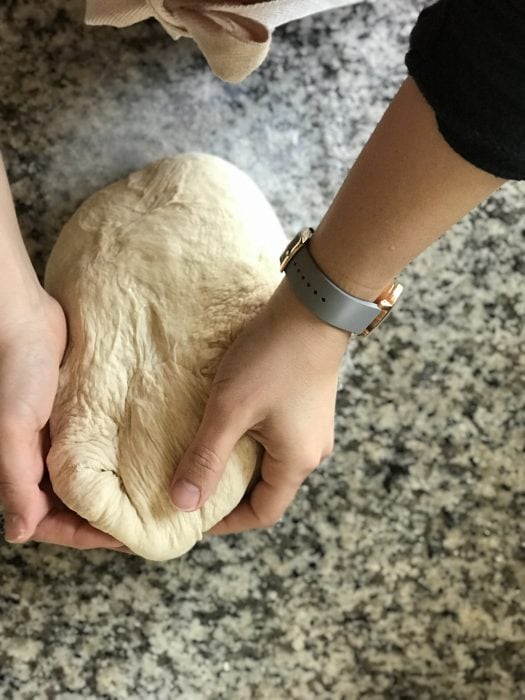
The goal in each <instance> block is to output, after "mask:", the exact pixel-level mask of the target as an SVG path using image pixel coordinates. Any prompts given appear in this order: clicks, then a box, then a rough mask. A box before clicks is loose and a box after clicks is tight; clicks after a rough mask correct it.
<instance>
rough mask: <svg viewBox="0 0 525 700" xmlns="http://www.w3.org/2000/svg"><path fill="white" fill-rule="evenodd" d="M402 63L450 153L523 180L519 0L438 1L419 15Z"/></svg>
mask: <svg viewBox="0 0 525 700" xmlns="http://www.w3.org/2000/svg"><path fill="white" fill-rule="evenodd" d="M405 63H406V66H407V68H408V72H409V75H411V76H412V77H413V78H414V80H415V82H416V84H417V85H418V87H419V89H420V90H421V92H422V94H423V95H424V96H425V98H426V100H427V101H428V102H429V104H430V105H431V106H432V108H433V109H434V111H435V113H436V119H437V123H438V127H439V130H440V132H441V133H442V134H443V136H444V138H445V140H446V141H447V142H448V143H449V145H450V146H451V147H452V148H453V149H454V150H455V151H456V152H457V153H459V154H460V155H461V156H463V158H465V159H466V160H468V161H469V162H471V163H473V164H474V165H476V166H477V167H479V168H481V169H483V170H485V171H487V172H490V173H492V174H493V175H497V176H498V177H503V178H507V179H510V180H525V0H439V2H436V3H435V4H433V5H431V6H430V7H427V8H425V9H424V10H423V11H422V12H421V14H420V15H419V18H418V20H417V23H416V25H415V27H414V28H413V30H412V33H411V35H410V48H409V51H408V53H407V55H406V58H405Z"/></svg>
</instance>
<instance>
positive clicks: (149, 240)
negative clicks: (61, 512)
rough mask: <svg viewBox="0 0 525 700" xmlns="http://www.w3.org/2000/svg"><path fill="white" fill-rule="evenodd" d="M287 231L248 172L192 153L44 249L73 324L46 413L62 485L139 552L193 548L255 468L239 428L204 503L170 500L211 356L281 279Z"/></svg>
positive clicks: (84, 211) (109, 197)
mask: <svg viewBox="0 0 525 700" xmlns="http://www.w3.org/2000/svg"><path fill="white" fill-rule="evenodd" d="M285 245H286V238H285V236H284V233H283V231H282V228H281V226H280V224H279V221H278V220H277V217H276V216H275V213H274V212H273V210H272V208H271V206H270V205H269V203H268V202H267V200H266V199H265V197H264V196H263V194H262V193H261V191H260V190H259V189H258V187H257V186H256V185H255V183H254V182H253V181H252V180H251V179H250V178H249V177H248V176H247V175H245V174H244V173H242V172H241V171H240V170H238V169H237V168H236V167H235V166H233V165H231V164H229V163H227V162H226V161H224V160H222V159H220V158H217V157H215V156H210V155H203V154H189V155H183V156H179V157H176V158H171V159H164V160H161V161H159V162H157V163H153V164H152V165H150V166H148V167H146V168H144V169H143V170H141V171H139V172H136V173H133V174H132V175H130V176H129V177H127V178H126V179H124V180H121V181H120V182H117V183H115V184H113V185H110V186H109V187H107V188H105V189H104V190H102V191H100V192H98V193H97V194H95V195H94V196H92V197H91V198H90V199H88V200H87V201H86V202H85V203H84V204H83V205H82V206H81V207H80V208H79V210H78V211H77V212H76V213H75V214H74V216H73V217H72V219H71V220H70V221H69V222H68V223H67V224H66V226H65V227H64V229H63V230H62V232H61V234H60V236H59V238H58V240H57V242H56V245H55V247H54V249H53V251H52V253H51V257H50V259H49V262H48V265H47V269H46V277H45V286H46V288H47V290H48V291H49V293H50V294H51V295H52V296H54V297H55V298H56V299H58V301H59V302H60V303H61V305H62V307H63V308H64V311H65V313H66V316H67V319H68V326H69V342H68V347H67V350H66V355H65V358H64V361H63V364H62V367H61V370H60V379H59V387H58V393H57V397H56V400H55V404H54V407H53V412H52V415H51V421H50V428H51V441H52V447H51V451H50V453H49V456H48V468H49V473H50V477H51V481H52V484H53V488H54V490H55V492H56V494H57V495H58V496H59V498H60V499H61V500H62V501H63V502H64V503H65V504H66V505H67V506H68V507H69V508H71V509H72V510H74V511H76V512H77V513H79V514H80V515H81V516H82V517H84V518H86V519H87V520H88V521H89V522H90V523H92V524H93V525H94V526H95V527H97V528H99V529H100V530H103V531H104V532H107V533H109V534H111V535H113V536H114V537H116V538H117V539H118V540H120V541H121V542H123V543H124V544H125V545H127V546H128V547H129V548H130V549H131V550H132V551H133V552H135V553H137V554H139V555H141V556H143V557H145V558H148V559H156V560H163V559H169V558H172V557H177V556H179V555H181V554H183V553H184V552H186V551H187V550H189V549H190V548H191V547H192V546H193V545H194V544H195V543H196V542H197V540H199V539H200V538H201V537H202V534H203V532H205V531H206V530H208V529H209V528H211V527H212V526H213V525H214V524H215V523H217V522H218V521H219V520H220V519H221V518H223V517H224V516H225V515H227V514H228V513H229V512H230V511H231V510H232V509H233V508H234V507H235V506H236V505H237V503H238V502H239V501H240V499H241V498H242V496H243V494H244V492H245V491H246V488H247V486H248V484H249V482H250V479H251V478H252V476H253V474H254V471H255V470H256V468H257V464H258V461H259V460H260V457H261V450H262V448H261V447H260V445H258V444H257V443H256V442H255V441H254V440H253V439H252V438H250V437H248V436H246V435H245V436H243V437H242V438H241V439H240V440H239V442H238V443H237V445H236V447H235V450H234V452H233V453H232V455H231V457H230V459H229V461H228V464H227V466H226V470H225V473H224V476H223V477H222V479H221V481H220V483H219V485H218V487H217V489H216V491H215V493H214V494H213V495H212V496H211V497H210V498H209V500H208V502H207V503H206V504H205V505H204V506H203V508H201V509H200V510H199V511H196V512H193V513H184V512H181V511H177V509H176V508H175V507H174V506H173V505H172V503H171V502H170V500H169V497H168V487H169V484H170V481H171V478H172V476H173V473H174V469H175V466H176V465H177V464H178V462H179V461H180V459H181V457H182V455H183V454H184V452H185V450H186V448H187V447H188V446H189V444H190V442H191V441H192V439H193V437H194V435H195V433H196V431H197V428H198V426H199V424H200V420H201V417H202V415H203V412H204V407H205V404H206V400H207V397H208V395H209V390H210V386H211V382H212V379H213V376H214V374H215V371H216V368H217V365H218V363H219V361H220V359H221V357H222V355H223V353H224V352H225V350H226V349H227V348H228V347H229V346H230V345H231V343H232V341H233V340H234V338H235V337H236V336H237V334H238V333H239V331H240V330H241V329H242V328H243V326H244V325H245V324H246V323H247V321H248V320H249V319H250V318H252V317H253V316H254V315H256V313H257V312H258V310H259V309H260V308H261V307H262V306H263V305H264V304H265V302H266V301H267V299H268V298H269V297H270V296H271V294H272V292H273V291H274V289H275V288H276V287H277V285H278V283H279V281H280V273H279V265H278V261H279V255H280V253H281V252H282V249H283V248H284V246H285ZM246 359H247V360H248V359H249V358H246Z"/></svg>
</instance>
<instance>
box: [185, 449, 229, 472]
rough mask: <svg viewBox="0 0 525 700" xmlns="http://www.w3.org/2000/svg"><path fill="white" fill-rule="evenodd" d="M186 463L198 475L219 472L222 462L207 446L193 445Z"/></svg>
mask: <svg viewBox="0 0 525 700" xmlns="http://www.w3.org/2000/svg"><path fill="white" fill-rule="evenodd" d="M188 463H189V464H190V465H191V469H192V471H193V472H195V473H197V474H198V475H199V476H203V477H206V476H207V475H210V474H213V475H216V474H220V472H221V471H222V468H223V464H222V461H221V459H220V458H219V456H218V455H217V454H216V453H215V452H214V451H213V450H211V449H210V448H209V447H205V446H204V445H199V446H198V447H194V448H193V449H192V450H191V451H190V452H189V454H188Z"/></svg>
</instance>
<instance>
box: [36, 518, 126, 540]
mask: <svg viewBox="0 0 525 700" xmlns="http://www.w3.org/2000/svg"><path fill="white" fill-rule="evenodd" d="M32 539H33V540H34V541H35V542H45V543H46V544H56V545H61V546H63V547H75V549H95V548H97V547H106V548H109V549H118V550H120V549H121V548H122V547H123V544H122V542H119V541H118V540H117V539H115V538H114V537H111V535H107V534H106V533H105V532H101V531H100V530H97V529H96V528H94V527H93V526H92V525H90V524H89V523H88V522H87V521H86V520H84V519H83V518H81V517H80V516H79V515H77V514H76V513H73V512H72V511H67V510H52V511H51V512H50V513H48V515H47V516H46V517H45V518H44V519H43V520H42V522H41V523H39V525H38V527H37V528H36V530H35V533H34V535H33V538H32Z"/></svg>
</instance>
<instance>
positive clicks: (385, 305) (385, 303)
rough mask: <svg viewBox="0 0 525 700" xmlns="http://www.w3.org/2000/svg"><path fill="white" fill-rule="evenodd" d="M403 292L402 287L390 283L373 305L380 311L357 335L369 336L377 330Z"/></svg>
mask: <svg viewBox="0 0 525 700" xmlns="http://www.w3.org/2000/svg"><path fill="white" fill-rule="evenodd" d="M402 291H403V285H402V284H399V283H397V284H396V282H392V283H391V284H389V285H388V287H385V289H383V291H382V292H381V294H380V295H379V296H378V297H377V299H376V301H375V303H376V304H377V305H378V306H379V308H380V311H379V313H378V314H377V316H376V317H375V318H374V319H373V321H372V322H371V323H370V324H369V325H368V326H367V327H366V328H365V330H364V331H361V333H358V335H363V336H366V335H370V333H371V332H372V331H373V330H374V329H375V328H377V327H378V326H379V325H380V324H381V323H383V321H384V320H385V318H386V317H387V316H388V314H389V313H390V312H391V311H392V309H393V308H394V305H395V303H396V302H397V300H398V299H399V297H400V296H401V292H402Z"/></svg>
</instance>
